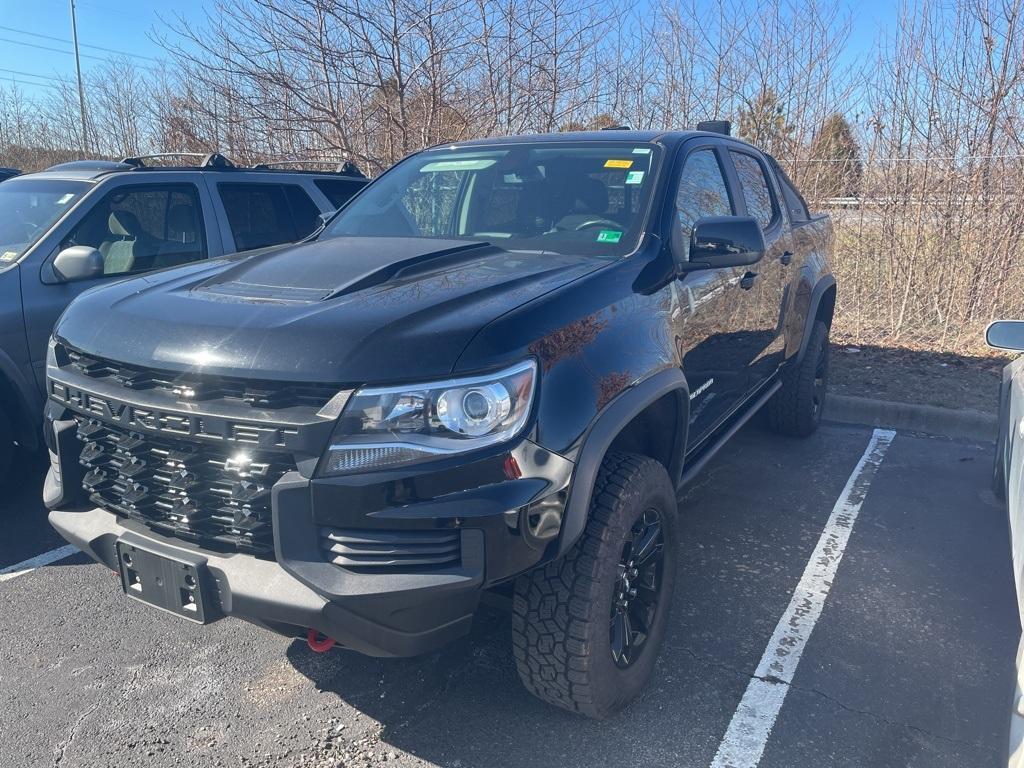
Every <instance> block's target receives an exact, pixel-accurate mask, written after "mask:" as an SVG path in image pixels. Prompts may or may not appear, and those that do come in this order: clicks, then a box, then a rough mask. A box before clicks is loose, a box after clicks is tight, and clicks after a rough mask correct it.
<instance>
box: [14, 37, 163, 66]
mask: <svg viewBox="0 0 1024 768" xmlns="http://www.w3.org/2000/svg"><path fill="white" fill-rule="evenodd" d="M0 43H11V44H13V45H23V46H25V47H26V48H37V49H38V50H40V51H52V52H53V53H63V54H64V55H66V56H74V55H75V52H74V51H65V50H64V49H63V48H54V47H52V46H49V45H40V44H39V43H26V42H24V41H23V40H12V39H11V38H9V37H0ZM81 55H82V58H83V59H92V60H94V61H103V62H108V61H110V57H109V56H93V55H92V54H90V53H83V54H81ZM139 68H140V69H148V70H150V71H152V72H156V71H157V67H145V66H140V67H139Z"/></svg>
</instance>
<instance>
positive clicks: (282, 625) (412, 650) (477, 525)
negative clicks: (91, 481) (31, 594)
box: [44, 406, 572, 656]
mask: <svg viewBox="0 0 1024 768" xmlns="http://www.w3.org/2000/svg"><path fill="white" fill-rule="evenodd" d="M49 414H50V418H49V419H48V425H47V438H48V439H47V442H48V445H49V447H50V457H51V467H50V471H49V474H48V475H47V480H46V486H45V489H44V500H45V501H46V503H47V506H48V507H49V508H50V509H51V510H52V511H51V512H50V523H51V524H52V525H53V527H54V528H55V529H56V530H57V531H58V532H59V533H60V534H61V535H62V536H63V537H64V538H65V539H67V540H68V541H69V542H70V543H72V544H74V545H75V546H77V547H78V548H79V549H81V550H83V551H85V552H87V553H88V554H89V555H90V556H92V557H93V558H94V559H95V560H97V561H99V562H101V563H103V564H105V565H106V566H108V567H109V568H111V569H112V570H114V571H119V570H120V564H119V561H118V553H117V542H118V541H123V542H125V543H127V544H133V545H135V546H138V547H141V548H143V549H148V550H150V551H155V552H156V553H158V554H163V555H164V556H166V557H170V558H173V559H178V560H184V561H187V562H189V563H194V564H196V567H197V568H199V569H200V570H201V571H202V572H203V573H204V574H207V576H206V577H204V581H205V583H206V584H207V585H208V586H207V588H206V589H205V590H204V595H205V597H206V603H207V604H208V605H207V609H208V611H209V612H208V615H207V620H213V619H216V618H219V617H221V616H234V617H237V618H241V619H245V620H247V621H250V622H252V623H255V624H258V625H260V626H263V627H266V628H268V629H271V630H274V631H276V632H279V633H281V634H285V635H288V636H302V635H305V634H306V631H307V630H308V629H315V630H318V631H320V632H322V633H323V634H325V635H327V636H329V637H331V638H334V639H335V640H336V641H337V642H338V643H339V644H340V645H342V646H344V647H347V648H351V649H353V650H356V651H360V652H362V653H365V654H368V655H372V656H413V655H418V654H421V653H427V652H429V651H432V650H434V649H436V648H438V647H440V646H442V645H444V644H446V643H448V642H450V641H451V640H454V639H456V638H458V637H459V636H461V635H464V634H466V633H467V632H468V631H469V629H470V627H471V624H472V618H473V614H474V612H475V610H476V608H477V605H478V604H479V601H480V598H481V595H482V592H483V591H484V589H486V588H488V587H491V586H494V585H496V584H498V583H501V582H504V581H507V580H508V579H510V578H513V577H514V576H516V575H517V574H519V573H522V572H524V571H526V570H528V569H530V568H532V567H534V566H536V565H538V564H539V563H541V562H543V561H544V560H546V559H548V558H550V557H552V556H554V551H555V546H554V545H555V543H556V541H557V539H556V537H557V533H558V529H559V527H560V525H559V521H560V516H561V510H562V508H563V506H564V498H565V488H566V487H567V485H568V482H569V479H570V477H571V473H572V463H571V462H569V461H567V460H566V459H564V458H562V457H560V456H558V455H556V454H552V453H550V452H548V451H545V450H544V449H542V448H540V447H539V446H537V445H535V444H533V443H531V442H530V441H529V440H523V441H522V442H520V443H519V444H518V445H516V446H515V447H513V448H511V449H506V450H507V453H506V454H504V456H505V457H506V458H503V455H494V456H491V457H488V458H486V459H485V460H483V461H478V462H475V463H472V464H462V465H457V466H452V467H449V468H447V469H443V470H437V471H427V472H420V473H419V474H417V475H416V476H408V475H407V476H397V475H383V474H382V475H381V476H380V477H378V476H374V477H370V476H369V475H366V476H362V477H352V478H321V479H310V478H308V477H305V476H303V475H302V474H301V473H300V472H298V471H294V470H293V471H290V472H287V473H286V474H285V475H283V476H282V477H281V478H280V479H279V480H278V481H277V482H276V483H275V484H274V486H273V488H272V490H271V513H272V529H273V544H274V552H273V555H272V558H271V556H270V555H267V556H265V557H256V556H253V555H250V554H243V553H239V552H223V551H214V550H212V549H208V548H204V547H202V546H201V545H198V544H195V543H193V542H186V541H184V540H182V539H179V538H175V537H172V536H171V535H170V534H164V533H161V532H158V531H156V530H153V529H152V528H151V527H149V526H147V525H145V524H144V523H143V522H140V521H138V520H134V519H129V518H126V517H121V516H118V515H116V514H114V513H113V512H110V511H108V510H106V509H105V508H102V507H97V506H96V505H95V504H93V503H84V502H83V499H84V494H83V493H82V492H81V477H82V468H81V466H80V465H79V463H78V453H79V452H80V451H81V450H82V446H81V442H80V441H79V440H78V439H77V438H76V437H75V422H74V420H69V419H67V418H65V417H66V413H65V412H63V411H61V410H60V409H59V408H57V407H56V406H54V407H53V408H51V409H50V411H49ZM508 457H511V459H512V460H514V461H512V464H513V465H514V466H515V468H516V473H515V474H514V476H512V477H509V476H507V472H506V471H505V470H504V469H503V467H505V464H506V459H507V458H508ZM552 520H554V522H553V523H552V522H551V521H552ZM334 529H344V530H347V531H351V530H356V531H357V532H358V530H365V531H368V532H369V531H375V532H403V531H404V532H408V531H417V532H430V531H445V532H448V535H450V536H453V537H455V538H456V540H457V541H458V550H459V557H458V561H457V562H456V563H451V564H448V565H445V566H444V567H440V568H422V569H420V568H415V567H399V568H395V569H391V570H389V569H388V568H377V569H374V570H372V571H371V570H368V569H359V568H350V567H342V566H339V565H338V564H336V563H334V562H331V561H330V558H329V556H325V553H324V548H323V532H324V531H325V530H334Z"/></svg>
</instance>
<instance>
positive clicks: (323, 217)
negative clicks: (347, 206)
mask: <svg viewBox="0 0 1024 768" xmlns="http://www.w3.org/2000/svg"><path fill="white" fill-rule="evenodd" d="M336 213H337V211H325V212H324V213H321V214H320V217H319V218H320V226H321V227H326V226H327V222H328V221H330V220H331V218H333V216H334V214H336Z"/></svg>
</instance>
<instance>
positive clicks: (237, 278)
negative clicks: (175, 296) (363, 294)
mask: <svg viewBox="0 0 1024 768" xmlns="http://www.w3.org/2000/svg"><path fill="white" fill-rule="evenodd" d="M489 247H490V246H489V245H488V243H485V242H466V241H464V240H434V239H426V238H370V237H338V238H333V239H330V240H321V241H317V242H313V243H305V244H302V245H299V246H295V247H293V248H287V249H284V250H278V251H273V252H270V253H260V254H254V255H252V256H250V257H249V258H245V259H242V260H241V261H238V262H235V263H234V264H233V265H232V266H231V267H229V268H228V269H226V270H224V271H223V272H221V273H220V274H217V275H214V276H213V277H210V278H209V279H207V280H205V281H203V282H201V283H200V284H199V285H195V286H193V287H192V288H191V289H190V292H191V293H193V294H202V295H203V296H204V297H208V298H212V299H215V300H221V301H236V302H246V303H267V304H291V305H294V304H315V303H317V302H321V301H326V300H328V299H333V298H337V297H339V296H344V295H346V294H349V293H355V292H356V291H361V290H365V289H367V288H371V287H373V286H377V285H380V284H382V283H386V282H388V281H389V280H393V279H395V278H397V277H399V276H404V275H408V274H409V273H414V272H417V271H418V269H419V268H423V267H426V266H428V264H429V266H430V267H435V266H439V265H440V264H445V263H449V262H452V261H461V260H462V259H465V258H476V257H478V256H479V255H481V254H480V250H481V249H487V248H489ZM470 252H472V254H471V253H470Z"/></svg>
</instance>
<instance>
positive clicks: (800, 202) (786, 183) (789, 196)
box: [775, 172, 811, 222]
mask: <svg viewBox="0 0 1024 768" xmlns="http://www.w3.org/2000/svg"><path fill="white" fill-rule="evenodd" d="M775 175H776V178H778V180H779V186H780V187H782V199H783V200H785V201H786V210H788V211H789V220H790V221H792V222H800V221H810V220H811V216H810V214H809V213H808V212H807V206H806V205H805V204H804V199H803V198H802V197H801V196H800V193H799V192H797V191H796V187H794V186H793V184H792V182H791V181H790V180H789V179H788V178H787V177H786V175H785V174H783V173H779V172H776V174H775Z"/></svg>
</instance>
